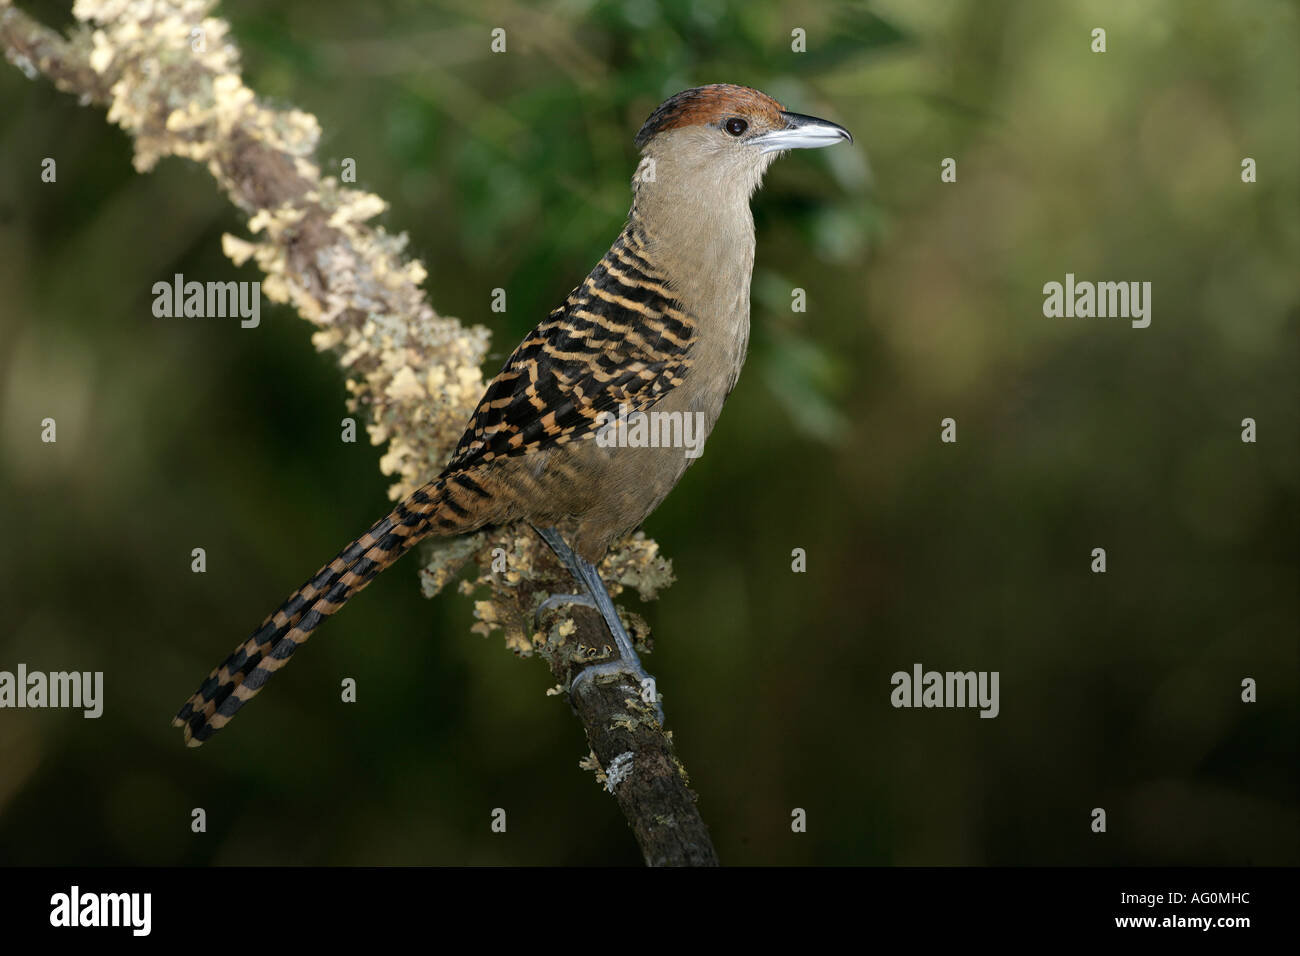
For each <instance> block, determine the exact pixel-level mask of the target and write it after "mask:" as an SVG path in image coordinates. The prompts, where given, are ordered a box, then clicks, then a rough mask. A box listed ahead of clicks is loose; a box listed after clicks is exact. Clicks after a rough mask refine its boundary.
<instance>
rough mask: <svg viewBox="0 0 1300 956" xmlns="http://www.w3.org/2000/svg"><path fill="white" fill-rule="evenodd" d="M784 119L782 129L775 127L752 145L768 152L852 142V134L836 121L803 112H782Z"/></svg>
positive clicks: (815, 147)
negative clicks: (806, 114)
mask: <svg viewBox="0 0 1300 956" xmlns="http://www.w3.org/2000/svg"><path fill="white" fill-rule="evenodd" d="M781 118H782V119H784V120H785V126H784V127H783V128H782V129H775V130H772V131H771V132H769V133H764V134H763V135H762V136H759V137H757V138H756V139H754V140H753V143H754V145H756V146H759V147H761V148H762V150H763V152H765V153H770V152H774V151H776V150H784V149H820V148H821V147H823V146H834V145H835V144H836V143H849V144H852V143H853V134H852V133H850V132H849V131H848V130H846V129H845V128H844V127H843V126H840V125H839V124H838V123H832V122H831V121H830V120H824V119H820V118H819V117H816V116H805V115H804V114H803V113H789V112H782V113H781Z"/></svg>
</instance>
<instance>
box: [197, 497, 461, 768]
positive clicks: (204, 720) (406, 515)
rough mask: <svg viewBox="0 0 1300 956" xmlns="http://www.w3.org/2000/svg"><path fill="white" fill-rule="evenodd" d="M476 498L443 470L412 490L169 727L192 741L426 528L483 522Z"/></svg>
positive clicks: (442, 531)
mask: <svg viewBox="0 0 1300 956" xmlns="http://www.w3.org/2000/svg"><path fill="white" fill-rule="evenodd" d="M480 497H483V498H485V497H486V494H485V493H483V489H482V488H481V487H480V486H479V485H477V484H476V483H475V482H474V481H473V480H472V479H469V478H468V477H467V476H464V475H459V474H453V475H450V476H446V475H444V476H442V477H439V478H438V479H436V480H434V481H431V482H429V484H427V485H425V486H424V487H423V488H420V489H419V490H418V491H416V492H414V493H413V494H412V495H411V496H410V497H408V498H407V499H406V500H405V501H403V502H402V503H401V504H399V505H398V506H397V507H396V508H395V509H394V510H393V511H392V513H391V514H389V515H387V516H386V517H384V518H381V519H380V520H379V521H377V522H375V524H374V525H372V526H371V528H370V530H369V531H367V532H366V533H365V534H363V535H362V536H361V537H359V538H357V539H356V540H355V541H353V542H352V543H351V544H349V545H348V546H347V547H346V548H344V549H343V550H342V551H340V552H339V553H338V556H337V557H336V558H335V559H334V560H333V561H331V562H330V563H329V564H327V565H325V567H323V568H321V569H320V570H319V571H317V572H316V574H315V575H314V576H313V577H312V579H311V580H310V581H308V582H307V583H306V584H304V585H303V586H302V587H300V588H299V589H298V590H296V591H294V592H293V594H291V595H289V598H288V600H286V601H285V602H284V603H283V604H282V605H280V607H279V608H278V609H277V610H276V611H275V613H273V614H271V615H270V616H269V617H268V618H267V619H266V620H265V621H263V622H262V626H261V627H259V628H258V629H257V630H256V631H254V632H253V634H252V636H251V637H249V638H248V640H246V641H244V643H242V644H240V645H239V646H238V647H237V648H235V650H234V652H233V653H232V654H231V655H230V656H229V657H227V658H226V659H225V660H224V661H223V662H222V663H221V664H220V666H218V667H217V668H216V669H215V670H213V671H212V673H211V674H209V675H208V678H207V680H205V681H204V682H203V683H202V684H201V685H200V686H199V689H198V690H197V691H195V692H194V695H193V696H192V697H190V699H189V700H187V701H186V702H185V706H183V707H182V708H181V709H180V712H179V713H178V714H177V715H176V718H175V719H174V720H173V721H172V726H174V727H182V728H184V732H185V742H186V743H187V744H188V745H189V746H191V747H197V746H199V744H201V743H203V741H205V740H207V739H208V738H209V737H211V736H212V735H213V734H215V733H216V732H217V731H218V730H220V729H221V728H222V727H224V726H225V725H226V724H227V723H229V721H230V719H231V718H232V717H234V716H235V714H236V713H237V712H238V710H239V708H240V707H242V706H244V704H246V703H247V702H248V701H249V700H250V699H252V697H253V696H254V695H255V694H256V693H257V692H258V691H259V690H261V689H262V687H263V685H265V684H266V682H267V680H269V679H270V677H271V675H272V674H274V673H275V672H276V671H277V670H279V669H280V668H281V667H283V666H284V665H285V664H286V663H287V662H288V660H289V658H290V656H292V654H293V652H294V651H296V650H297V649H298V647H299V646H300V645H301V644H304V643H306V641H307V638H309V637H311V635H312V631H314V630H315V629H316V627H317V626H318V625H319V624H320V622H321V621H323V620H324V619H325V618H327V617H329V616H330V615H331V614H333V613H334V612H335V611H337V610H338V609H339V608H341V607H342V606H343V605H344V604H345V603H347V601H348V599H349V598H351V597H353V596H354V595H356V594H357V593H358V592H359V591H361V589H362V588H364V587H365V586H366V585H367V584H369V583H370V582H371V581H372V580H373V579H374V577H375V575H377V574H379V572H380V571H382V570H384V569H385V568H386V567H388V566H389V565H390V564H392V563H393V562H394V561H396V560H397V559H398V558H400V557H401V556H402V555H403V554H405V553H406V552H407V551H409V550H410V549H411V548H412V547H414V546H415V544H416V543H417V542H418V541H420V540H421V539H423V538H425V537H428V536H429V535H431V534H435V535H453V534H461V533H463V532H466V531H472V530H474V529H475V528H477V527H479V526H481V525H482V524H484V523H486V522H485V520H483V518H482V511H483V510H484V509H481V508H476V507H474V505H475V503H476V502H475V499H478V498H480Z"/></svg>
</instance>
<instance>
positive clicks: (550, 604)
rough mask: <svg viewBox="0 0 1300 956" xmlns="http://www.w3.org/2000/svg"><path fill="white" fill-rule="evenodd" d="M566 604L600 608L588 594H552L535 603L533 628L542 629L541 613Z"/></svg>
mask: <svg viewBox="0 0 1300 956" xmlns="http://www.w3.org/2000/svg"><path fill="white" fill-rule="evenodd" d="M566 604H578V605H581V606H582V607H589V608H594V609H595V610H597V611H599V610H600V608H598V607H596V600H595V598H593V597H592V596H591V595H590V594H552V595H551V596H550V597H548V598H547V599H546V600H545V601H543V602H542V603H541V604H539V605H537V610H536V611H534V612H533V630H535V631H540V630H542V629H543V628H542V615H543V614H546V613H547V612H548V611H554V610H557V609H559V608H562V607H564V606H565V605H566Z"/></svg>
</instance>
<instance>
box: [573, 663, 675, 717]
mask: <svg viewBox="0 0 1300 956" xmlns="http://www.w3.org/2000/svg"><path fill="white" fill-rule="evenodd" d="M624 676H626V677H631V678H632V679H633V680H634V681H636V684H637V687H638V688H640V693H641V700H642V701H644V702H645V703H647V704H653V705H654V709H655V716H656V717H658V718H659V726H661V727H662V726H663V725H664V708H663V704H662V703H661V702H660V699H659V691H658V688H657V686H656V684H655V679H654V678H653V677H651V676H650V675H649V674H647V673H646V669H645V668H644V667H642V666H641V659H640V658H639V657H637V656H636V655H635V653H634V654H633V656H632V660H630V661H627V660H624V659H623V658H621V657H620V658H618V659H617V660H612V661H604V662H602V663H600V664H591V665H588V666H587V667H584V668H583V669H582V670H581V671H579V672H578V675H577V676H576V677H574V678H573V681H572V683H570V684H569V696H570V697H572V696H574V694H575V693H576V692H577V690H578V685H579V684H582V683H584V682H586V681H593V680H595V679H596V678H597V677H624Z"/></svg>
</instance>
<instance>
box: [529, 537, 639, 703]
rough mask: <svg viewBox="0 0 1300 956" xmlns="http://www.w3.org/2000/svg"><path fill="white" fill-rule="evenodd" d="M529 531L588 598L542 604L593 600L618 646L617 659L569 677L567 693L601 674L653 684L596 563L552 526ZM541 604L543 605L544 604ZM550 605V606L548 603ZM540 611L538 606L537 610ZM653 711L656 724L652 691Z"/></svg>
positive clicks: (563, 596)
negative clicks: (552, 552)
mask: <svg viewBox="0 0 1300 956" xmlns="http://www.w3.org/2000/svg"><path fill="white" fill-rule="evenodd" d="M533 530H534V531H536V532H537V534H538V536H539V537H540V538H541V539H542V540H543V541H545V542H546V543H547V544H548V545H550V548H551V550H552V551H554V552H555V555H556V557H558V558H559V559H560V561H561V562H562V563H563V564H564V566H565V567H566V568H568V569H569V573H570V574H572V575H573V576H574V578H575V579H576V580H577V581H578V583H579V584H581V585H582V586H583V588H584V589H585V590H586V592H587V594H589V595H590V596H591V597H590V599H587V596H586V595H582V596H581V598H579V599H578V600H576V601H575V600H573V599H572V598H570V597H569V596H568V595H555V596H554V597H552V598H548V599H547V602H546V604H549V603H550V602H553V601H557V600H558V601H559V602H560V603H566V599H567V603H577V604H588V605H590V602H591V601H594V602H595V607H596V610H598V611H600V615H601V617H603V618H604V619H605V626H606V627H608V628H609V633H610V634H611V635H612V636H613V638H614V643H615V644H616V645H618V655H619V659H618V660H616V661H606V662H605V663H602V664H592V665H591V666H590V667H586V668H584V669H583V670H582V671H581V672H580V673H579V674H578V676H577V677H575V678H574V679H573V684H572V685H571V686H570V687H569V692H570V693H573V691H574V689H576V688H577V686H578V684H580V683H581V682H582V681H584V680H591V679H592V678H593V677H598V676H602V675H605V674H611V675H612V674H629V675H631V676H632V677H633V678H635V680H636V681H637V683H638V684H640V685H641V686H642V687H644V686H646V685H645V681H649V682H650V685H649V686H651V687H654V678H653V677H651V676H650V675H649V674H647V673H646V670H645V668H644V667H643V666H642V665H641V658H640V657H638V656H637V652H636V648H635V647H634V646H633V644H632V638H631V637H629V636H628V633H627V630H626V629H625V628H624V627H623V622H622V621H621V620H620V619H619V616H618V609H617V608H615V607H614V602H613V600H612V599H611V598H610V596H609V592H608V591H607V590H605V582H604V581H602V580H601V579H600V572H599V571H597V570H596V566H595V565H594V564H592V563H591V562H590V561H588V560H587V559H586V558H584V557H583V556H582V555H580V554H578V553H577V552H576V551H574V550H573V549H572V548H570V547H569V546H568V544H567V543H566V542H565V540H564V538H563V537H562V536H561V535H560V533H559V532H558V531H556V530H555V529H554V528H539V527H537V526H536V525H533ZM544 606H545V604H544ZM551 606H554V605H551ZM539 610H540V609H539ZM655 698H656V700H655V712H656V713H657V714H658V715H659V723H661V724H662V723H663V722H664V712H663V708H662V707H661V706H660V704H659V702H658V693H656V694H655Z"/></svg>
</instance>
